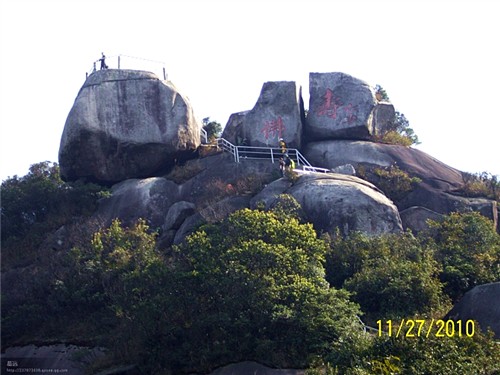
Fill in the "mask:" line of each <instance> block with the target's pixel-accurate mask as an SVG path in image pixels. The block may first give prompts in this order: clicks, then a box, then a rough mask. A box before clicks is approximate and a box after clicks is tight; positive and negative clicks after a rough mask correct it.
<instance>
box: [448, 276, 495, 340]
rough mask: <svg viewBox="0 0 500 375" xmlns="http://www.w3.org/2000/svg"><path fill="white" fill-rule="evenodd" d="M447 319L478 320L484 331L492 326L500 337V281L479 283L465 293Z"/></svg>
mask: <svg viewBox="0 0 500 375" xmlns="http://www.w3.org/2000/svg"><path fill="white" fill-rule="evenodd" d="M445 319H453V320H455V321H456V320H462V322H463V323H465V322H466V321H467V320H469V319H473V320H476V321H477V322H478V323H479V325H480V326H481V329H482V330H483V331H486V330H487V329H488V328H491V330H492V331H493V332H494V333H495V338H496V339H500V282H496V283H490V284H484V285H478V286H476V287H474V288H473V289H471V290H470V291H468V292H467V293H465V294H464V296H463V297H462V299H461V300H460V301H459V302H458V303H457V304H456V305H455V306H453V309H451V311H450V312H449V313H448V314H447V315H446V317H445Z"/></svg>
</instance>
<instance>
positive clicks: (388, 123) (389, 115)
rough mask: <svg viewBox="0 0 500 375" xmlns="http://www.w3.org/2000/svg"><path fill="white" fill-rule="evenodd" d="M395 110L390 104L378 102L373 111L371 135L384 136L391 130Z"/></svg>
mask: <svg viewBox="0 0 500 375" xmlns="http://www.w3.org/2000/svg"><path fill="white" fill-rule="evenodd" d="M395 115H396V110H395V109H394V106H393V105H392V104H391V103H388V102H379V103H377V105H376V106H375V108H374V109H373V134H374V135H378V136H381V135H384V134H385V133H387V132H388V131H389V130H391V129H392V126H393V124H394V117H395Z"/></svg>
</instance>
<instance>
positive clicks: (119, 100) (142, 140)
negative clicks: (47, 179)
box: [59, 69, 200, 183]
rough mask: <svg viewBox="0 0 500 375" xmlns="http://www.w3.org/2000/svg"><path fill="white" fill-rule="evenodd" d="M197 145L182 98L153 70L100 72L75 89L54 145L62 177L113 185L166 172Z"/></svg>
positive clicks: (197, 128)
mask: <svg viewBox="0 0 500 375" xmlns="http://www.w3.org/2000/svg"><path fill="white" fill-rule="evenodd" d="M199 143H200V124H199V123H198V122H197V120H196V119H195V116H194V113H193V109H192V108H191V105H190V103H189V101H188V99H187V98H186V97H184V96H183V95H181V94H180V93H179V92H178V91H177V89H176V88H175V87H174V86H173V85H172V84H171V83H170V82H165V81H160V80H159V79H158V78H157V77H156V76H155V75H154V74H152V73H149V72H143V71H131V70H115V69H109V70H100V71H98V72H95V73H94V74H92V75H90V76H89V77H88V78H87V80H86V81H85V83H84V85H83V87H82V88H81V89H80V92H79V93H78V96H77V98H76V100H75V103H74V105H73V107H72V108H71V111H70V113H69V115H68V118H67V120H66V124H65V127H64V132H63V134H62V138H61V145H60V149H59V163H60V167H61V175H62V177H63V178H64V179H65V180H77V179H79V178H86V179H89V180H92V181H97V182H104V183H115V182H120V181H123V180H126V179H128V178H137V177H149V176H152V175H155V174H157V173H158V172H160V171H164V170H168V169H169V168H170V167H171V166H172V165H173V164H174V162H175V160H176V159H179V158H182V157H185V156H186V155H189V154H190V153H193V152H194V151H195V150H196V148H197V147H198V146H199Z"/></svg>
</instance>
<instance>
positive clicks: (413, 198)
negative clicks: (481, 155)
mask: <svg viewBox="0 0 500 375" xmlns="http://www.w3.org/2000/svg"><path fill="white" fill-rule="evenodd" d="M304 155H305V157H306V158H307V159H308V160H309V162H310V163H311V164H313V165H315V166H318V167H323V168H335V167H337V166H340V165H344V164H352V165H353V166H354V167H355V168H356V170H358V171H359V170H360V168H359V167H365V169H367V168H377V167H378V168H386V167H390V166H394V165H396V166H397V167H398V168H400V169H401V170H403V171H405V172H407V173H408V174H409V175H410V176H411V177H418V178H420V179H421V180H422V181H421V183H419V184H418V185H417V186H415V187H414V189H413V190H412V191H410V192H408V194H407V195H406V196H404V197H403V198H401V199H399V200H398V201H397V202H395V203H396V204H397V206H398V208H399V209H400V210H405V209H407V208H410V207H414V206H419V207H424V208H427V209H429V210H432V211H434V212H435V213H437V214H449V213H451V212H455V211H459V212H461V211H470V210H473V211H478V212H480V213H481V214H483V215H484V216H486V217H488V218H489V219H491V220H492V221H493V222H494V225H495V227H497V222H498V212H497V204H496V202H495V201H493V200H490V199H483V198H468V197H464V196H462V195H461V190H462V189H463V186H464V180H463V175H462V172H460V171H459V170H457V169H455V168H452V167H450V166H448V165H446V164H444V163H442V162H440V161H439V160H437V159H435V158H433V157H432V156H430V155H428V154H426V153H425V152H422V151H420V150H417V149H414V148H410V147H405V146H399V145H388V144H382V143H375V142H366V141H350V140H336V141H323V142H311V143H308V144H307V146H306V148H305V149H304Z"/></svg>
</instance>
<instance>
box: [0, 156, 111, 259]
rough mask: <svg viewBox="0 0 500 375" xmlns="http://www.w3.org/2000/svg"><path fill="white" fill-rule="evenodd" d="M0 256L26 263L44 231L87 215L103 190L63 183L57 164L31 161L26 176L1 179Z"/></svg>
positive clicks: (96, 186)
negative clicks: (0, 218) (0, 254)
mask: <svg viewBox="0 0 500 375" xmlns="http://www.w3.org/2000/svg"><path fill="white" fill-rule="evenodd" d="M1 190H2V202H1V209H0V212H1V216H2V220H1V221H2V223H1V225H2V234H1V239H2V250H3V251H2V259H3V260H4V261H6V264H10V263H11V262H10V260H13V259H17V261H21V262H26V261H27V259H29V258H30V256H29V255H34V254H33V253H35V252H36V250H37V248H38V246H39V245H40V243H41V242H42V241H43V240H44V239H45V238H46V236H47V234H48V233H50V232H52V231H54V230H56V229H58V228H59V227H61V226H62V225H64V224H68V223H70V222H71V221H72V220H74V219H75V218H77V217H80V216H86V215H90V214H91V213H93V212H94V210H95V209H96V208H97V200H98V199H99V198H100V197H102V196H103V195H106V194H107V192H106V189H104V188H103V187H101V186H98V185H95V184H83V183H79V182H75V183H65V182H64V181H62V180H61V177H60V174H59V166H58V165H57V163H51V162H48V161H45V162H41V163H37V164H33V165H32V166H31V167H30V170H29V173H28V174H27V175H26V176H23V177H18V176H14V177H12V178H9V179H7V180H5V181H3V182H2V186H1Z"/></svg>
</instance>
